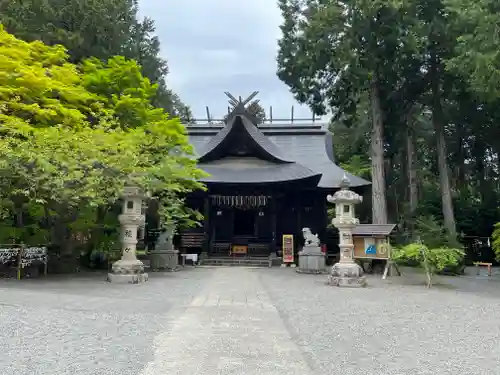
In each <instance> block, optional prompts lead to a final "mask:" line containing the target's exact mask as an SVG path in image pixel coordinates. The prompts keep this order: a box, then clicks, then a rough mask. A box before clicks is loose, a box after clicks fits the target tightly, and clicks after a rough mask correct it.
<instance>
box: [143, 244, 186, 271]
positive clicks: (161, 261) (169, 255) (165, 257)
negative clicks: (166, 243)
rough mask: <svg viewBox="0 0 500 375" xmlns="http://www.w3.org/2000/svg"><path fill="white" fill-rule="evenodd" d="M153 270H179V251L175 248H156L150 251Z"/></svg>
mask: <svg viewBox="0 0 500 375" xmlns="http://www.w3.org/2000/svg"><path fill="white" fill-rule="evenodd" d="M149 254H150V260H151V269H152V270H153V271H178V270H179V268H180V267H179V251H178V250H174V249H169V250H164V249H155V250H153V251H150V252H149Z"/></svg>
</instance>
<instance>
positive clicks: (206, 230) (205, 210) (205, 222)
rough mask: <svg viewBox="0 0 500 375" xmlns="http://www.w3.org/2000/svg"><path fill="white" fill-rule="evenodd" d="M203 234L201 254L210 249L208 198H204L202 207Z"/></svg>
mask: <svg viewBox="0 0 500 375" xmlns="http://www.w3.org/2000/svg"><path fill="white" fill-rule="evenodd" d="M203 217H204V220H203V232H204V233H205V242H204V245H203V252H204V253H208V252H209V249H210V237H211V236H210V196H209V195H207V196H205V201H204V207H203Z"/></svg>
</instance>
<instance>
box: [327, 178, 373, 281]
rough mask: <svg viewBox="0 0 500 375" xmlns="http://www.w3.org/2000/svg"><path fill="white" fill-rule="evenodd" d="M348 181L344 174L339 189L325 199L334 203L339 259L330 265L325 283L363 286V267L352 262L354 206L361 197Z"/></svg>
mask: <svg viewBox="0 0 500 375" xmlns="http://www.w3.org/2000/svg"><path fill="white" fill-rule="evenodd" d="M349 186H350V181H349V179H348V178H347V176H346V175H344V178H343V179H342V182H341V183H340V190H339V191H337V192H336V193H335V194H333V196H332V195H329V196H328V197H327V201H328V202H330V203H334V204H335V218H334V219H333V220H332V224H333V225H334V226H335V227H336V228H338V230H339V238H340V242H339V247H340V261H339V262H338V263H336V264H334V265H333V266H332V269H331V272H330V276H329V277H328V282H327V284H330V285H334V286H340V287H364V286H366V278H365V277H364V276H363V269H362V268H361V266H360V265H359V264H357V263H356V262H354V257H353V256H354V244H353V240H352V230H353V229H354V228H355V227H356V226H357V225H358V224H359V220H358V219H357V218H356V216H355V211H354V206H355V205H356V204H358V203H361V202H362V201H363V197H361V196H359V195H358V194H356V193H355V192H353V191H352V190H350V189H349Z"/></svg>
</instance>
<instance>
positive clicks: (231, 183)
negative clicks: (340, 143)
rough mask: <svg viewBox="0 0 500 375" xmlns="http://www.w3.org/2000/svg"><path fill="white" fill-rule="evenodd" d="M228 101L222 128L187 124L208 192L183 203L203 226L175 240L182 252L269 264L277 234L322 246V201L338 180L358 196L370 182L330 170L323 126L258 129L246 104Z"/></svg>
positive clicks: (324, 217) (324, 221) (329, 147)
mask: <svg viewBox="0 0 500 375" xmlns="http://www.w3.org/2000/svg"><path fill="white" fill-rule="evenodd" d="M254 94H255V93H254ZM227 95H228V96H229V97H230V98H232V99H231V100H230V103H231V104H232V107H233V108H232V110H231V111H230V112H229V113H228V116H227V118H226V120H225V124H224V123H223V122H221V123H220V124H214V123H206V124H199V123H195V124H188V125H186V128H187V133H188V135H189V140H190V142H191V144H192V145H193V147H194V149H195V154H196V157H197V160H198V165H199V168H200V169H202V170H204V171H205V172H206V173H208V174H209V176H208V177H205V178H204V179H202V181H203V182H204V183H205V184H206V186H207V191H198V192H194V193H192V194H190V195H189V196H188V198H187V204H188V206H189V207H191V208H194V209H197V210H199V211H200V212H201V213H203V215H204V222H203V225H202V226H201V227H198V228H192V229H190V230H189V231H185V232H182V233H181V234H180V238H181V241H180V242H181V244H180V246H181V248H182V250H183V251H187V252H192V251H197V252H202V253H203V254H204V255H205V256H208V257H225V256H230V255H232V256H247V257H268V256H269V255H270V254H271V253H272V252H276V251H279V250H280V249H281V247H282V238H283V235H286V234H288V235H289V234H291V235H293V236H294V243H295V247H297V246H300V241H301V239H302V235H301V232H302V228H304V227H308V228H310V229H311V231H312V232H313V233H315V234H316V233H317V234H318V236H319V238H320V240H321V242H322V243H328V241H327V238H326V237H327V235H326V228H327V226H328V221H329V220H328V217H327V201H326V196H327V195H328V194H332V193H334V192H335V191H336V190H337V189H339V185H340V182H341V180H342V178H343V177H344V175H346V176H347V177H348V178H349V180H350V183H351V188H352V189H353V190H357V191H358V192H359V191H361V190H363V188H366V187H369V185H370V182H369V181H366V180H364V179H362V178H359V177H357V176H354V175H351V174H349V173H347V172H346V171H344V170H343V169H342V168H340V167H339V166H338V165H336V164H335V159H334V154H333V143H332V141H333V138H332V137H333V135H332V134H331V133H330V132H329V131H328V130H326V129H325V127H324V125H321V124H318V123H312V124H311V123H309V124H300V123H297V122H295V123H293V122H292V121H291V122H289V123H283V122H280V123H277V122H276V123H272V122H271V123H261V124H259V121H258V120H257V118H256V117H255V116H254V115H253V114H252V113H251V112H250V111H249V110H248V103H249V101H250V99H247V100H245V101H242V100H241V98H240V99H239V100H236V99H235V98H234V97H232V96H231V95H230V94H227ZM250 104H251V103H250ZM337 242H338V241H335V240H333V243H334V244H336V243H337ZM196 249H198V250H196ZM330 251H331V250H330Z"/></svg>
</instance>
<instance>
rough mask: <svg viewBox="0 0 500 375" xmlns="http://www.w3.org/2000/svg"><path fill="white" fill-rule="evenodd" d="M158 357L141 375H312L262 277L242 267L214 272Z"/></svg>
mask: <svg viewBox="0 0 500 375" xmlns="http://www.w3.org/2000/svg"><path fill="white" fill-rule="evenodd" d="M154 353H155V354H154V360H153V361H151V362H150V363H149V364H148V365H147V366H146V368H145V369H144V370H143V371H142V372H141V375H159V374H169V375H170V374H178V375H194V374H207V375H208V374H245V375H254V374H255V375H257V374H259V375H261V374H266V375H278V374H280V375H281V374H290V375H308V374H311V372H310V369H309V367H308V366H307V364H306V362H305V360H304V358H303V356H302V353H301V352H300V350H299V349H298V348H297V346H296V344H295V343H294V342H293V341H292V339H291V337H290V334H289V333H288V331H287V330H286V328H285V326H284V325H283V322H282V320H281V318H280V316H279V314H278V312H277V310H276V308H275V307H274V306H273V304H272V303H271V301H270V300H269V296H268V294H267V293H266V292H265V288H264V286H263V285H262V284H261V282H260V281H259V277H258V273H257V272H251V270H249V269H242V268H219V269H216V270H215V271H214V273H213V276H212V278H211V279H210V280H209V282H208V283H207V284H206V285H205V286H204V289H203V290H201V291H200V293H199V294H198V295H197V296H196V297H195V298H194V299H193V301H192V302H191V303H190V304H189V306H187V308H186V309H185V311H184V312H183V313H182V315H181V316H179V317H178V318H176V319H175V320H173V321H172V322H171V323H170V329H169V330H167V331H164V332H162V333H161V334H160V335H159V336H158V337H157V338H156V341H155V352H154Z"/></svg>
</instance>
